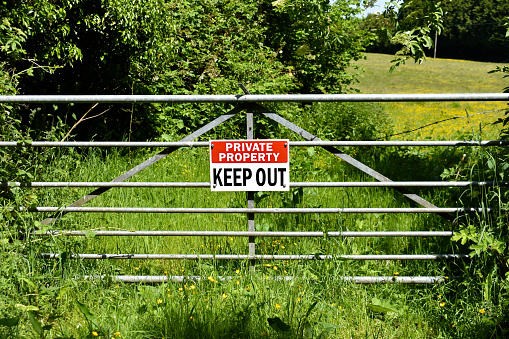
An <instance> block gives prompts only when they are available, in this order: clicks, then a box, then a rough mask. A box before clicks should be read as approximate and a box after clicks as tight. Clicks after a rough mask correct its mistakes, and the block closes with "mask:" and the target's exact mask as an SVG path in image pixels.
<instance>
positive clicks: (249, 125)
mask: <svg viewBox="0 0 509 339" xmlns="http://www.w3.org/2000/svg"><path fill="white" fill-rule="evenodd" d="M243 90H244V91H245V92H247V89H245V87H244V88H243ZM247 94H250V93H247ZM246 133H247V134H246V139H247V140H253V139H254V122H253V113H252V112H249V111H247V112H246ZM254 196H255V192H253V191H248V192H246V199H247V208H250V209H253V208H255V200H254ZM247 228H248V230H249V232H254V231H255V230H256V225H255V214H254V213H247ZM248 242H249V255H250V256H251V257H254V256H255V255H256V238H255V236H250V237H249V238H248ZM255 266H256V260H254V259H252V260H250V267H249V272H250V273H251V274H254V273H255Z"/></svg>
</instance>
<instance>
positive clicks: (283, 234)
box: [35, 230, 454, 238]
mask: <svg viewBox="0 0 509 339" xmlns="http://www.w3.org/2000/svg"><path fill="white" fill-rule="evenodd" d="M35 235H46V236H50V235H52V236H60V235H63V236H90V235H93V236H97V237H125V236H127V237H142V236H149V237H278V238H279V237H297V238H305V237H317V238H323V237H329V238H333V237H373V238H380V237H425V238H427V237H452V236H453V235H454V232H453V231H381V232H355V231H345V232H325V233H324V232H261V231H260V232H259V231H254V232H253V231H248V232H246V231H101V230H87V231H46V232H42V233H35Z"/></svg>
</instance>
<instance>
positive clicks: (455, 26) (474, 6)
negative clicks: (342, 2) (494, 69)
mask: <svg viewBox="0 0 509 339" xmlns="http://www.w3.org/2000/svg"><path fill="white" fill-rule="evenodd" d="M398 3H399V5H398ZM508 6H509V4H508V3H507V2H506V1H497V0H482V1H477V0H459V1H441V2H435V1H413V0H412V1H411V0H406V1H397V2H396V1H393V2H391V3H390V5H389V6H388V8H387V10H386V11H385V12H384V13H382V14H370V15H368V16H367V17H366V18H365V19H364V20H363V24H362V26H363V27H364V28H366V29H369V30H371V31H373V32H374V33H375V34H377V36H378V38H377V39H376V41H375V42H374V43H373V45H372V46H370V47H368V51H370V52H376V53H390V54H393V53H395V52H396V50H395V46H396V45H395V43H400V42H403V44H404V45H405V44H408V43H409V42H410V41H412V40H413V41H414V42H417V43H419V38H418V37H419V34H418V35H417V36H414V37H412V36H411V35H415V34H416V33H423V32H412V30H413V29H414V28H415V27H426V26H427V25H426V24H425V23H424V21H426V17H429V16H430V14H431V15H432V16H431V19H433V15H436V14H439V15H441V25H435V26H436V27H435V28H434V27H433V26H430V27H429V28H430V29H431V31H430V32H428V34H425V35H428V36H429V33H432V34H434V33H435V31H436V32H437V33H438V35H440V37H439V38H438V41H437V46H435V47H436V50H437V55H438V56H439V57H441V58H453V59H466V60H477V61H491V62H493V61H496V62H506V61H507V55H508V52H507V51H508V49H507V48H508V41H507V39H505V36H506V34H507V33H506V31H505V28H504V26H507V24H508V18H507V13H508V11H509V7H508ZM439 7H440V8H441V10H440V9H439ZM440 11H441V13H440ZM433 13H435V14H433ZM395 14H396V15H395ZM391 18H392V20H390V19H391ZM436 19H437V18H435V19H433V20H434V21H435V23H439V22H438V21H437V20H436ZM398 31H400V32H399V33H405V32H407V33H406V34H404V35H401V36H400V37H399V39H395V40H394V41H393V43H392V44H391V39H392V38H393V37H395V36H396V35H397V32H398ZM411 32H412V34H410V33H411ZM425 35H420V37H421V38H424V36H425ZM420 43H424V44H423V46H424V47H425V49H424V52H426V50H429V48H430V46H432V45H431V42H430V41H427V42H426V41H420ZM428 55H429V52H428Z"/></svg>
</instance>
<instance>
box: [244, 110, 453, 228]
mask: <svg viewBox="0 0 509 339" xmlns="http://www.w3.org/2000/svg"><path fill="white" fill-rule="evenodd" d="M251 107H252V108H254V109H256V110H257V111H258V112H259V113H261V114H263V115H265V116H266V117H267V118H269V119H272V120H274V121H275V122H277V123H279V124H281V125H283V126H285V127H286V128H288V129H290V130H291V131H293V132H295V133H297V134H299V135H300V136H301V137H303V138H304V139H307V140H309V141H322V140H321V139H320V138H318V137H317V136H315V135H313V134H311V133H309V132H308V131H306V130H305V129H303V128H301V127H299V126H297V125H295V124H293V123H291V122H290V121H288V120H286V119H285V118H283V117H281V116H280V115H278V114H276V113H270V112H269V111H268V110H267V109H265V107H263V106H261V105H258V104H253V105H252V106H251ZM321 147H322V148H324V149H325V150H327V151H329V152H330V153H332V154H334V155H335V156H337V157H338V158H340V159H342V160H344V161H345V162H347V163H349V164H350V165H352V166H354V167H356V168H358V169H360V170H361V171H362V172H364V173H366V174H368V175H369V176H371V177H373V178H375V179H376V180H378V181H383V182H391V181H392V180H391V179H389V178H387V177H386V176H384V175H382V174H381V173H378V172H377V171H375V170H374V169H372V168H371V167H369V166H367V165H365V164H363V163H362V162H360V161H358V160H357V159H355V158H352V157H351V156H349V155H348V154H345V153H343V152H342V151H340V150H339V149H337V148H336V147H333V146H321ZM393 189H394V190H396V191H398V192H400V193H402V194H403V195H404V196H405V197H407V198H408V199H410V200H412V201H414V202H416V203H417V204H419V205H421V206H423V207H426V208H437V206H435V205H433V204H432V203H430V202H429V201H427V200H426V199H424V198H422V197H421V196H419V195H417V194H415V193H412V192H410V191H409V190H407V189H406V188H404V187H393ZM437 214H438V215H440V216H441V217H442V218H444V219H446V220H449V221H451V222H453V221H454V219H455V218H454V216H452V215H450V214H448V213H437Z"/></svg>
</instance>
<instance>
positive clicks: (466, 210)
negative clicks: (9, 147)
mask: <svg viewBox="0 0 509 339" xmlns="http://www.w3.org/2000/svg"><path fill="white" fill-rule="evenodd" d="M0 210H7V211H13V210H17V211H20V212H24V211H25V212H52V213H54V212H65V213H68V212H83V213H260V214H264V213H281V214H283V213H473V212H479V213H481V212H492V211H494V209H492V208H484V209H483V208H473V207H468V208H463V207H438V208H421V207H416V208H410V207H409V208H405V207H396V208H192V207H190V208H182V207H176V208H165V207H160V208H152V207H145V208H144V207H29V208H24V207H19V208H17V209H16V208H14V207H4V208H0Z"/></svg>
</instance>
